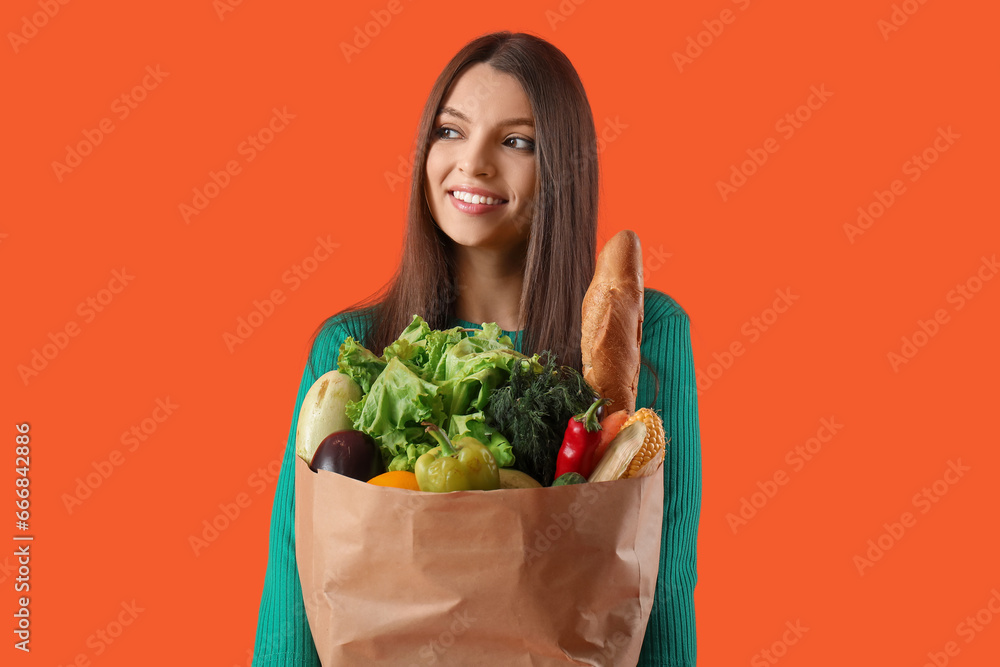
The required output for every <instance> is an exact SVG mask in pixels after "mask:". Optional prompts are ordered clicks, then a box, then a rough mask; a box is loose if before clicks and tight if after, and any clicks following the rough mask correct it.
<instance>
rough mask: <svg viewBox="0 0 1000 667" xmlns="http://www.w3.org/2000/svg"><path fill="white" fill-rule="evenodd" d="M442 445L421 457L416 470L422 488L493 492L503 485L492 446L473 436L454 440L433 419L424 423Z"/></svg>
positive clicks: (427, 489) (442, 491) (441, 490)
mask: <svg viewBox="0 0 1000 667" xmlns="http://www.w3.org/2000/svg"><path fill="white" fill-rule="evenodd" d="M423 425H424V426H426V427H427V432H428V433H430V434H431V436H432V437H433V438H434V439H435V440H437V441H438V442H439V443H440V445H439V446H438V447H435V448H433V449H432V450H430V451H429V452H427V453H426V454H423V455H422V456H420V458H418V459H417V463H416V465H415V466H414V472H415V473H416V475H417V486H419V487H420V490H421V491H435V492H439V493H447V492H448V491H492V490H493V489H499V488H500V470H499V469H498V468H497V462H496V459H494V458H493V454H491V453H490V450H489V448H488V447H487V446H486V445H484V444H483V443H481V442H479V441H478V440H476V439H475V438H473V437H470V436H465V437H461V438H458V439H457V440H455V442H454V443H452V442H451V441H449V440H448V436H447V435H445V434H444V432H442V431H441V429H440V428H439V427H438V426H437V425H436V424H433V423H431V422H423Z"/></svg>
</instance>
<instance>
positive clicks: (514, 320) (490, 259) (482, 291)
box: [453, 246, 526, 331]
mask: <svg viewBox="0 0 1000 667" xmlns="http://www.w3.org/2000/svg"><path fill="white" fill-rule="evenodd" d="M453 251H454V257H455V292H456V300H455V311H454V312H455V317H457V318H458V319H460V320H465V321H466V322H473V323H475V324H481V323H483V322H496V323H497V324H498V325H499V326H500V328H501V329H504V330H505V331H520V330H521V329H522V328H523V323H522V322H521V321H520V307H521V288H522V286H523V285H524V262H525V251H526V247H519V248H517V249H515V250H514V251H512V252H509V253H503V252H498V251H494V250H489V249H484V248H467V247H463V246H455V247H454V249H453Z"/></svg>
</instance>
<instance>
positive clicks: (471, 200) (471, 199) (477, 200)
mask: <svg viewBox="0 0 1000 667" xmlns="http://www.w3.org/2000/svg"><path fill="white" fill-rule="evenodd" d="M451 195H452V196H453V197H454V198H455V199H461V200H462V201H464V202H465V203H467V204H488V205H489V206H492V205H493V204H499V203H500V202H502V201H503V200H502V199H494V198H493V197H484V196H482V195H473V194H469V193H468V192H462V191H461V190H455V191H454V192H452V193H451Z"/></svg>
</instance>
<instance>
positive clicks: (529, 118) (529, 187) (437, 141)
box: [424, 63, 535, 251]
mask: <svg viewBox="0 0 1000 667" xmlns="http://www.w3.org/2000/svg"><path fill="white" fill-rule="evenodd" d="M438 111H439V113H438V116H437V118H436V119H435V121H434V129H433V131H432V134H431V143H430V147H429V149H428V152H427V180H426V184H425V188H424V195H425V196H426V198H427V205H428V206H429V207H430V211H431V216H433V218H434V220H435V221H436V222H437V225H438V227H440V228H441V230H442V231H443V232H444V233H445V234H446V235H447V236H448V237H449V238H450V239H451V240H452V241H454V242H455V243H457V244H458V245H461V246H467V247H478V248H491V249H498V250H505V251H509V250H512V249H515V248H517V247H518V246H519V245H521V244H523V243H524V241H525V240H526V239H527V238H528V231H529V227H530V222H531V210H532V206H533V202H534V197H535V127H534V116H533V115H532V113H531V104H530V103H529V102H528V97H527V96H526V95H525V94H524V90H523V89H522V88H521V84H519V83H518V81H517V79H515V78H513V77H512V76H510V75H508V74H504V73H502V72H499V71H497V70H495V69H493V68H492V67H490V66H489V65H486V64H484V63H476V64H475V65H471V66H469V68H468V69H466V70H465V72H463V73H462V74H461V76H459V78H458V79H456V80H455V81H454V83H453V84H452V86H451V89H450V90H449V91H448V93H447V94H446V95H445V98H444V100H443V101H442V103H441V107H440V109H438ZM456 194H457V195H458V197H456ZM474 196H476V197H475V198H473V197H474ZM487 196H488V197H491V198H492V199H486V197H487Z"/></svg>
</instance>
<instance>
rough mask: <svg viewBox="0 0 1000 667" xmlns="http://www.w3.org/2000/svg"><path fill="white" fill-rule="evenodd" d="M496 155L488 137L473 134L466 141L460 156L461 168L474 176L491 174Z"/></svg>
mask: <svg viewBox="0 0 1000 667" xmlns="http://www.w3.org/2000/svg"><path fill="white" fill-rule="evenodd" d="M493 160H494V155H493V152H492V147H491V146H490V145H489V143H488V142H487V139H486V137H483V136H473V137H471V138H470V139H468V140H467V141H466V142H465V146H463V151H462V155H461V157H460V158H459V165H458V166H459V168H460V169H461V170H462V171H463V172H465V173H467V174H470V175H472V176H480V175H483V176H491V175H493V170H494V164H493Z"/></svg>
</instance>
